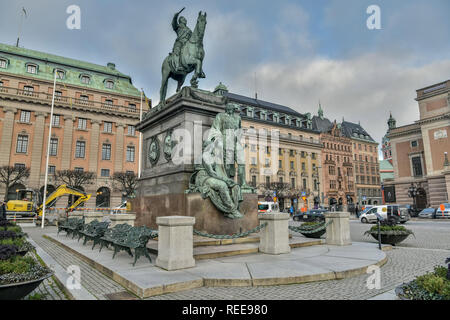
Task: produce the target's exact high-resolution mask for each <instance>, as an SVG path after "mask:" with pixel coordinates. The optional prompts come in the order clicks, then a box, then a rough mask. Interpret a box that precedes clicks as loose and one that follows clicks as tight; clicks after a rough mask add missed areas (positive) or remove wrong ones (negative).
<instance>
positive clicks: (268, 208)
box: [258, 202, 280, 213]
mask: <svg viewBox="0 0 450 320" xmlns="http://www.w3.org/2000/svg"><path fill="white" fill-rule="evenodd" d="M279 211H280V207H279V206H278V203H277V202H258V213H270V212H279Z"/></svg>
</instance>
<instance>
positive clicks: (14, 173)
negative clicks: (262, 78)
mask: <svg viewBox="0 0 450 320" xmlns="http://www.w3.org/2000/svg"><path fill="white" fill-rule="evenodd" d="M29 176H30V168H26V167H13V166H2V167H0V182H1V183H3V184H4V185H5V201H7V200H8V191H9V189H10V188H11V187H12V186H13V185H14V184H16V183H23V182H24V180H25V179H26V178H28V177H29Z"/></svg>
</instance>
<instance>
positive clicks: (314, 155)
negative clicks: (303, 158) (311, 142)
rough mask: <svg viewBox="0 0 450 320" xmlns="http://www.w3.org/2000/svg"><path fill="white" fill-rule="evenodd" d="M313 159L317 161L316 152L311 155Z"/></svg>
mask: <svg viewBox="0 0 450 320" xmlns="http://www.w3.org/2000/svg"><path fill="white" fill-rule="evenodd" d="M311 159H313V160H316V153H315V152H313V153H311Z"/></svg>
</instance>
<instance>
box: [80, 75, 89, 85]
mask: <svg viewBox="0 0 450 320" xmlns="http://www.w3.org/2000/svg"><path fill="white" fill-rule="evenodd" d="M80 80H81V83H83V84H89V83H90V82H91V77H89V76H86V75H82V76H80Z"/></svg>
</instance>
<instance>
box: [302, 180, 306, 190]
mask: <svg viewBox="0 0 450 320" xmlns="http://www.w3.org/2000/svg"><path fill="white" fill-rule="evenodd" d="M303 190H306V179H303Z"/></svg>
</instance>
